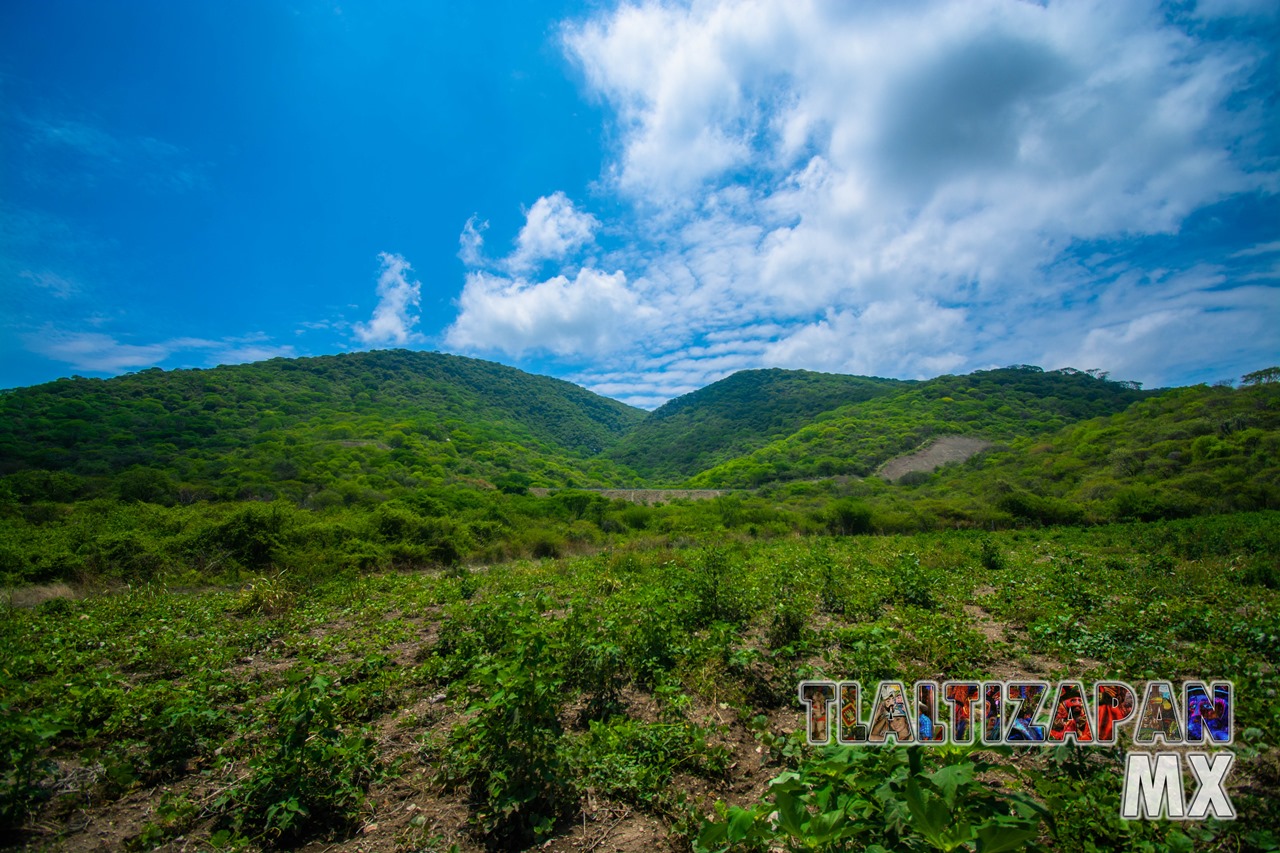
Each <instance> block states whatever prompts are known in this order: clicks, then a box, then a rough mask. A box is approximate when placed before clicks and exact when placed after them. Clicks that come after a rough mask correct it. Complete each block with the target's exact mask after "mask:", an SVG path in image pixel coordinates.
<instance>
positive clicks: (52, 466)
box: [0, 350, 646, 499]
mask: <svg viewBox="0 0 1280 853" xmlns="http://www.w3.org/2000/svg"><path fill="white" fill-rule="evenodd" d="M645 417H646V414H645V413H644V412H643V411H641V410H639V409H634V408H631V407H630V406H627V405H625V404H623V403H619V402H618V401H616V400H610V399H608V398H605V397H600V396H598V395H596V394H592V393H591V392H589V391H587V390H586V389H584V388H580V387H578V386H576V385H573V384H571V383H569V382H564V381H562V380H559V379H552V378H550V377H546V376H535V375H532V374H528V373H524V372H523V371H519V370H516V369H514V368H510V367H506V366H503V365H500V364H495V363H493V362H486V361H480V360H477V359H471V358H463V357H461V356H455V355H445V354H441V353H428V352H408V351H404V350H394V351H382V352H368V353H347V354H344V355H336V356H324V357H319V358H300V359H273V360H271V361H267V362H260V363H257V364H245V365H236V366H224V367H217V368H214V369H211V370H174V371H169V372H165V371H162V370H158V369H156V370H148V371H143V372H142V373H138V374H134V375H130V376H121V377H116V378H114V379H107V380H101V379H82V378H77V379H69V380H59V381H57V382H52V383H48V384H46V385H39V386H35V387H31V388H21V389H17V390H14V391H10V392H6V393H4V394H2V395H0V460H3V462H2V463H0V464H2V465H3V468H0V473H7V474H12V473H14V472H19V471H24V470H28V471H29V470H30V469H44V470H47V471H52V472H61V473H62V474H63V475H64V476H62V477H60V478H54V479H53V480H52V481H49V479H48V478H46V481H47V482H46V483H45V486H44V488H47V489H51V490H52V491H53V492H54V493H55V495H54V499H57V496H56V493H57V492H58V491H59V490H60V489H61V490H64V491H65V490H67V489H71V490H73V491H74V490H76V489H83V488H86V482H85V479H84V478H88V480H90V481H92V480H94V479H95V478H97V479H102V478H108V477H113V476H116V475H120V474H122V473H123V472H126V471H130V470H133V474H132V475H131V478H132V480H134V481H135V482H134V484H133V487H136V489H137V490H138V491H140V492H148V490H149V489H161V490H165V489H173V488H176V487H178V486H179V485H180V484H188V485H191V486H193V487H195V489H196V491H197V492H199V491H202V490H203V491H208V490H210V489H212V490H213V491H214V492H215V493H216V494H217V495H219V496H224V497H263V496H265V497H271V496H287V497H291V498H294V499H297V498H298V497H299V496H302V495H305V494H308V493H311V492H315V491H317V490H320V489H323V488H327V487H332V486H335V485H337V484H339V483H342V484H344V485H347V486H350V485H352V484H355V485H357V486H359V487H366V488H372V489H384V490H385V489H388V488H392V487H394V486H395V485H396V484H400V485H408V484H409V483H411V482H413V481H422V480H432V479H436V480H439V479H444V478H449V477H471V478H481V479H487V480H490V481H493V480H495V479H497V478H499V477H501V476H502V475H504V474H510V473H512V472H514V473H519V474H523V475H524V477H525V478H526V479H527V480H528V481H530V482H535V483H543V484H547V485H563V484H567V483H573V482H598V483H600V484H602V485H605V484H627V483H629V482H630V477H629V475H627V474H625V473H624V472H622V471H620V470H619V469H618V467H617V466H616V465H614V464H612V463H610V462H608V461H607V460H598V461H594V462H589V461H588V460H589V459H590V458H591V457H594V456H596V455H597V454H599V453H600V451H602V450H605V449H606V448H608V447H610V446H611V445H612V444H613V443H614V442H616V441H617V440H618V438H619V437H620V436H621V435H622V434H623V433H625V432H626V431H627V430H628V429H629V428H631V427H632V426H634V425H635V424H637V423H638V422H640V421H641V420H643V419H644V418H645ZM139 468H140V469H142V473H139V472H138V469H139ZM148 472H150V473H148ZM77 478H79V479H77ZM148 481H150V482H151V484H152V485H151V486H148V485H147V482H148ZM59 483H61V486H59ZM117 485H119V484H117ZM133 487H130V488H133ZM126 491H128V489H126ZM137 496H139V497H146V498H148V499H149V498H150V496H149V495H147V494H138V495H137Z"/></svg>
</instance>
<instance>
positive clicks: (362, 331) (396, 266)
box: [351, 252, 422, 346]
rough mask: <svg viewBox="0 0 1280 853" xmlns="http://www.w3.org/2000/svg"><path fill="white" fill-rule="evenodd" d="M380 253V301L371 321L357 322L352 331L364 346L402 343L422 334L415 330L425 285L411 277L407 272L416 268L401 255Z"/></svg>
mask: <svg viewBox="0 0 1280 853" xmlns="http://www.w3.org/2000/svg"><path fill="white" fill-rule="evenodd" d="M378 257H379V259H380V260H381V261H382V272H381V273H380V274H379V276H378V304H377V306H376V307H375V308H374V309H373V316H372V317H371V318H370V319H369V322H368V323H355V324H353V325H352V327H351V331H352V333H353V334H354V335H355V336H356V339H357V340H359V341H360V343H362V344H364V345H365V346H379V345H386V344H396V345H398V346H403V345H405V344H407V343H412V342H415V341H418V340H420V337H421V336H420V335H418V334H417V333H416V332H414V331H413V327H414V326H416V325H417V323H418V316H417V313H416V309H417V307H418V303H419V301H420V299H421V289H422V286H421V285H420V284H419V283H418V282H417V281H410V280H409V278H408V274H409V273H410V272H412V269H413V268H412V267H410V266H409V262H408V261H406V260H405V259H404V258H403V257H401V256H400V255H396V254H391V253H388V252H383V253H382V254H380V255H379V256H378Z"/></svg>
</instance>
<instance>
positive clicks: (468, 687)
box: [0, 352, 1280, 851]
mask: <svg viewBox="0 0 1280 853" xmlns="http://www.w3.org/2000/svg"><path fill="white" fill-rule="evenodd" d="M1273 374H1274V371H1272V370H1261V371H1256V372H1254V373H1251V374H1249V375H1248V376H1247V377H1246V380H1247V381H1245V382H1244V383H1243V384H1242V387H1240V388H1230V387H1213V388H1209V387H1203V386H1201V387H1195V388H1185V389H1174V390H1171V391H1164V392H1142V391H1140V390H1139V389H1137V388H1136V387H1134V386H1133V385H1132V384H1130V383H1116V382H1110V381H1107V380H1106V379H1105V377H1103V376H1100V375H1092V374H1085V373H1080V372H1078V371H1058V372H1053V373H1045V372H1043V371H1040V370H1038V369H1035V368H1028V367H1017V368H1007V369H1004V370H997V371H986V372H980V373H976V374H972V375H970V376H965V377H953V376H950V377H941V378H939V379H935V380H930V381H928V382H916V383H900V382H893V381H888V380H873V379H862V378H857V377H831V376H824V375H822V374H809V373H804V372H798V371H754V372H750V373H747V374H740V375H739V376H737V377H731V379H729V380H725V381H724V382H722V383H717V385H716V386H712V387H711V388H708V389H704V391H703V392H698V393H695V394H692V395H689V396H688V397H686V398H681V399H680V400H676V401H673V402H672V403H671V404H669V405H668V407H664V409H662V410H659V412H656V413H654V414H653V415H649V416H646V415H645V414H644V413H642V412H638V411H636V410H633V409H629V408H627V407H625V406H622V405H620V404H617V403H614V402H613V401H608V400H605V399H604V398H600V397H596V396H595V395H591V394H589V393H588V392H586V391H583V390H582V389H577V388H574V387H573V386H570V385H568V384H567V383H560V382H556V381H554V380H547V379H543V378H539V377H530V376H528V375H527V374H522V373H519V372H518V371H513V370H510V369H508V368H504V367H500V366H498V365H492V364H488V363H485V362H479V361H475V360H471V359H461V358H456V357H453V356H444V355H439V354H422V353H406V352H389V353H367V354H358V355H348V356H338V357H332V358H326V359H300V360H296V361H286V360H275V361H272V362H266V363H263V364H259V365H249V366H244V367H237V368H218V369H215V370H210V371H174V372H172V373H160V372H144V373H142V374H138V375H135V376H127V377H122V378H120V379H115V380H108V381H98V380H80V379H76V380H67V381H63V382H56V383H51V384H50V385H46V386H41V387H39V388H32V389H20V390H17V391H12V392H6V393H4V394H0V460H3V461H2V462H0V465H2V466H3V467H2V468H0V587H3V588H4V590H5V592H4V596H5V598H4V599H0V605H3V609H2V610H0V768H3V769H2V770H0V831H3V832H6V833H11V834H13V835H14V837H15V838H16V839H17V841H18V843H22V844H28V845H31V846H35V847H40V846H46V845H65V846H71V847H75V846H84V845H87V844H91V843H92V844H106V845H108V846H115V847H121V848H126V849H151V848H154V847H157V846H163V845H165V844H168V843H174V842H177V840H178V839H179V838H181V839H183V843H190V844H194V845H208V846H213V847H227V848H232V849H246V848H248V849H256V848H276V847H293V846H298V845H303V844H307V843H310V842H313V841H317V840H320V839H330V840H339V839H343V838H352V837H354V836H356V835H357V834H361V835H367V836H369V837H370V838H372V839H374V840H375V842H376V843H377V844H378V845H380V846H381V847H384V848H386V849H399V850H406V851H407V850H445V849H449V848H450V846H451V845H457V848H458V849H463V850H476V849H484V848H487V849H527V848H529V847H531V846H533V845H536V844H542V843H545V842H547V841H552V842H554V843H559V844H561V845H562V846H563V845H577V846H579V847H582V848H584V849H586V848H592V847H593V845H594V847H600V846H601V845H603V844H604V843H606V842H607V841H609V840H611V838H612V837H611V836H610V835H609V834H610V833H612V832H614V829H615V828H617V827H620V826H621V827H625V828H629V829H630V831H631V835H630V836H629V837H630V838H631V840H630V841H628V842H627V843H628V844H630V846H631V848H632V849H649V848H651V847H652V846H653V844H655V843H659V842H657V841H656V840H655V838H656V837H655V836H653V835H652V833H653V832H657V833H658V834H659V835H665V836H666V837H667V838H668V839H669V840H670V842H671V843H672V844H674V845H675V846H676V847H677V848H684V849H690V848H691V849H695V850H705V851H725V850H733V851H743V850H776V849H794V850H812V849H817V850H840V849H884V850H933V849H961V850H973V851H996V850H1003V849H1022V848H1029V849H1050V850H1090V849H1109V850H1110V849H1115V850H1135V851H1137V850H1144V851H1145V850H1163V849H1174V850H1190V849H1204V850H1252V849H1263V850H1265V849H1274V847H1275V846H1276V845H1277V844H1280V813H1277V810H1276V804H1275V799H1274V796H1273V792H1274V790H1275V789H1276V787H1277V786H1280V773H1278V772H1277V768H1278V767H1280V751H1278V750H1277V747H1276V746H1275V745H1274V744H1273V743H1272V741H1273V740H1274V737H1273V736H1272V733H1274V732H1275V731H1277V730H1280V712H1278V710H1277V708H1278V707H1280V706H1277V705H1276V704H1275V701H1274V696H1275V695H1276V690H1277V689H1278V688H1280V684H1278V683H1277V676H1276V674H1275V669H1274V665H1275V660H1274V657H1275V654H1274V650H1275V648H1276V647H1277V642H1278V640H1277V638H1278V637H1280V608H1278V607H1277V605H1278V604H1280V598H1278V597H1280V562H1278V561H1277V555H1280V514H1278V513H1277V510H1278V509H1280V383H1278V382H1275V381H1273V380H1274V378H1275V377H1274V375H1273ZM947 434H968V435H975V436H981V437H983V438H985V439H987V440H990V441H994V442H995V445H994V446H993V447H992V448H990V449H989V450H988V451H986V452H984V453H982V454H979V455H978V456H975V457H973V458H971V459H969V460H967V461H965V462H963V463H953V464H950V465H947V466H945V467H943V468H941V469H939V470H938V471H936V472H933V473H920V474H917V475H913V476H912V477H910V478H908V479H907V480H906V481H905V482H899V483H888V482H885V481H884V480H882V479H880V478H878V477H873V476H866V477H865V478H864V479H858V476H855V475H868V474H870V473H871V472H872V471H874V470H875V468H876V467H877V466H878V465H880V464H881V463H882V462H884V461H885V460H886V459H888V458H890V457H892V456H894V455H897V454H899V453H902V452H905V451H909V450H913V449H915V448H917V447H918V446H919V445H920V444H921V443H922V442H925V441H927V440H929V439H930V438H932V437H936V436H940V435H947ZM744 454H745V455H744ZM624 463H625V465H624ZM626 466H631V467H626ZM700 466H711V467H709V468H705V469H703V470H700V471H699V467H700ZM636 472H639V473H636ZM695 472H696V473H695ZM641 474H643V475H644V476H643V477H642V476H641ZM688 474H694V476H692V477H691V478H690V479H688V480H687V481H686V482H687V483H691V484H696V485H712V484H721V485H723V484H729V485H737V486H757V488H754V489H752V490H750V491H748V490H745V489H742V490H738V491H734V492H731V493H727V494H723V495H721V496H718V497H715V498H713V499H709V500H701V501H695V500H690V499H683V498H682V499H672V500H669V501H666V502H664V503H662V504H659V505H653V506H646V505H639V504H633V503H630V502H628V501H624V500H617V499H609V498H606V497H605V496H603V495H601V494H599V493H597V492H595V491H590V490H588V489H586V488H585V487H586V486H606V485H620V486H642V485H645V484H646V480H645V479H644V478H655V479H667V480H668V481H672V482H674V481H676V480H678V479H680V478H682V477H685V476H687V475H688ZM537 486H552V487H557V488H553V489H552V490H551V492H550V493H549V494H545V495H544V494H542V492H540V491H539V492H537V493H534V492H531V488H532V487H537ZM1011 674H1020V675H1025V676H1035V677H1039V678H1044V679H1058V678H1066V677H1071V678H1076V679H1082V680H1085V681H1095V680H1100V679H1103V678H1122V679H1125V680H1129V681H1144V680H1148V679H1152V678H1172V679H1175V680H1180V679H1183V678H1189V677H1205V678H1229V679H1232V680H1233V681H1234V682H1235V684H1236V687H1237V699H1238V708H1237V718H1236V731H1237V735H1238V743H1237V744H1236V745H1235V746H1234V747H1233V748H1234V749H1235V750H1236V752H1237V757H1238V759H1239V763H1238V768H1239V769H1238V770H1237V771H1236V773H1235V775H1234V776H1233V782H1232V785H1233V787H1232V797H1233V799H1234V801H1235V804H1236V806H1237V808H1238V809H1239V811H1240V813H1241V819H1240V820H1239V821H1237V822H1235V823H1230V824H1227V823H1219V822H1214V821H1208V822H1204V823H1198V824H1178V823H1169V822H1165V823H1159V822H1156V823H1124V822H1122V821H1120V820H1119V818H1118V810H1119V796H1120V792H1119V775H1118V766H1119V760H1118V754H1117V753H1114V752H1109V751H1107V750H1100V749H1091V750H1082V749H1075V748H1059V749H1052V750H1050V749H1034V750H1021V749H1020V750H1014V751H1009V750H1004V749H978V750H965V749H928V750H923V751H917V750H913V749H910V748H903V749H897V748H885V749H863V750H857V749H848V748H844V749H841V748H830V749H810V748H809V747H808V746H806V745H805V744H804V735H803V726H802V722H801V721H802V717H801V715H800V712H799V708H798V706H797V703H796V699H795V690H796V684H797V682H798V681H799V680H800V679H802V678H818V677H829V678H838V679H842V678H852V679H858V680H861V681H863V682H874V681H876V680H879V679H887V678H894V679H899V680H902V681H906V682H911V681H915V680H918V679H923V678H934V679H937V678H964V677H995V676H999V677H1013V675H1011ZM139 804H142V805H141V806H139ZM646 833H649V834H646ZM1090 844H1092V845H1093V846H1092V847H1091V846H1089V845H1090ZM877 846H878V847H877Z"/></svg>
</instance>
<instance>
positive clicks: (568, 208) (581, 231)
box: [463, 192, 599, 272]
mask: <svg viewBox="0 0 1280 853" xmlns="http://www.w3.org/2000/svg"><path fill="white" fill-rule="evenodd" d="M468 225H470V223H468ZM597 225H599V223H598V222H597V221H596V218H595V217H594V216H592V215H591V214H589V213H583V212H581V211H579V210H578V209H577V208H576V207H574V205H573V202H572V201H570V200H569V197H568V196H566V195H565V194H564V193H563V192H555V193H552V194H551V195H549V196H543V197H542V198H540V199H538V200H537V201H536V202H534V203H533V207H531V208H529V210H528V211H526V213H525V223H524V226H523V227H522V228H521V229H520V234H519V235H518V236H517V237H516V249H515V251H514V252H512V253H511V255H510V257H508V258H507V261H506V265H507V267H508V268H509V269H511V270H513V271H516V272H521V271H525V270H528V269H531V268H533V267H535V266H537V265H538V264H539V263H541V262H543V261H558V260H563V259H564V258H565V257H566V256H567V255H568V254H569V253H571V252H573V251H574V250H576V249H578V248H579V247H581V246H583V245H585V244H586V243H589V242H590V241H591V239H592V236H593V235H594V234H595V230H596V227H597ZM466 234H467V232H466V231H465V230H464V231H463V236H464V238H465V237H466ZM464 260H465V259H464Z"/></svg>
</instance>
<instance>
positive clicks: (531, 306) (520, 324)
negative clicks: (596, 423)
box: [445, 269, 653, 356]
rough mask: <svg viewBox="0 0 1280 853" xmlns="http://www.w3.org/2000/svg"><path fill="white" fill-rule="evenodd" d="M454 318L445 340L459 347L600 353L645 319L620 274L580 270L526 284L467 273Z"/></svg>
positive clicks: (644, 309)
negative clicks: (457, 313) (624, 330)
mask: <svg viewBox="0 0 1280 853" xmlns="http://www.w3.org/2000/svg"><path fill="white" fill-rule="evenodd" d="M458 308H459V315H458V319H457V321H456V322H455V323H454V324H453V325H452V326H451V327H450V328H449V329H448V331H447V333H446V337H445V339H446V341H447V342H448V343H449V345H450V346H454V347H457V348H459V349H475V350H501V351H503V352H506V353H509V354H512V355H517V356H518V355H521V354H523V353H525V352H527V351H529V350H544V351H547V352H551V353H554V354H556V355H584V354H585V355H592V356H598V355H604V354H608V353H610V352H613V351H615V350H616V349H618V348H619V347H620V346H623V345H625V344H626V343H628V340H627V337H626V336H625V335H622V334H619V333H618V331H619V330H620V329H621V328H623V327H625V326H626V325H627V324H633V323H644V322H646V321H647V320H649V319H650V318H651V317H652V313H653V312H652V309H650V308H647V307H645V306H642V305H641V304H640V302H639V300H638V299H637V297H636V295H635V294H634V293H633V292H632V291H631V290H629V289H628V288H627V280H626V276H625V275H624V274H623V273H621V272H616V273H613V274H605V273H603V272H600V271H599V270H594V269H583V270H579V272H578V274H577V276H575V277H574V278H573V279H572V280H571V279H568V278H566V277H564V276H562V275H561V276H556V277H554V278H551V279H548V280H546V281H542V282H537V283H530V282H526V281H522V280H513V279H508V278H503V277H500V276H494V275H490V274H488V273H484V272H474V273H471V274H470V275H468V276H467V283H466V286H465V287H464V288H463V290H462V295H461V296H460V297H459V299H458Z"/></svg>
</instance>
